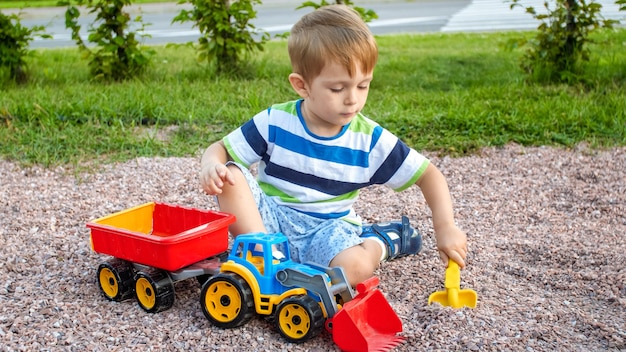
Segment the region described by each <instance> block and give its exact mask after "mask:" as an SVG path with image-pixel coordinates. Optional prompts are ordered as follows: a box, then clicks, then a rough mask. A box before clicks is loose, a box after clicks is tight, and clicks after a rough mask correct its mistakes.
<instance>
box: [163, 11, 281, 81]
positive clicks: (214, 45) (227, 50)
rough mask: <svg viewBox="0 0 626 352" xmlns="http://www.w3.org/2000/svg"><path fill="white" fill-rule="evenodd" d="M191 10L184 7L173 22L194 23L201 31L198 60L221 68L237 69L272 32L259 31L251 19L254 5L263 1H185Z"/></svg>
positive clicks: (218, 68)
mask: <svg viewBox="0 0 626 352" xmlns="http://www.w3.org/2000/svg"><path fill="white" fill-rule="evenodd" d="M184 3H190V4H191V5H193V8H192V9H191V10H181V12H180V13H179V14H178V16H176V17H175V18H174V20H173V21H172V22H181V23H182V22H187V21H191V22H193V23H194V27H197V28H198V29H199V30H200V38H199V39H198V45H197V47H196V50H197V53H198V61H200V62H203V61H205V62H208V63H214V64H215V65H216V68H217V70H218V71H223V70H226V71H233V70H234V71H236V70H238V69H239V68H240V66H241V63H242V61H243V59H244V58H247V57H249V56H250V54H252V53H253V52H255V51H261V50H263V45H264V44H265V42H267V40H269V34H268V33H260V37H259V38H258V39H257V38H255V35H256V34H258V33H257V31H256V27H255V26H254V25H253V24H252V23H251V20H253V19H254V18H256V14H257V12H256V11H255V10H254V8H253V5H254V4H260V3H261V1H260V0H236V1H235V0H181V1H180V2H179V4H184Z"/></svg>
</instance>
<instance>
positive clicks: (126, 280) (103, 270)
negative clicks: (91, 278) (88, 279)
mask: <svg viewBox="0 0 626 352" xmlns="http://www.w3.org/2000/svg"><path fill="white" fill-rule="evenodd" d="M134 276H135V272H134V269H133V265H132V264H131V263H129V262H127V261H125V260H122V259H119V258H113V259H110V260H108V261H106V262H104V263H101V264H100V265H99V266H98V276H97V280H98V286H99V287H100V291H102V294H103V295H104V297H106V299H108V300H109V301H115V302H119V301H123V300H125V299H128V298H131V297H132V296H133V293H134V279H133V278H134Z"/></svg>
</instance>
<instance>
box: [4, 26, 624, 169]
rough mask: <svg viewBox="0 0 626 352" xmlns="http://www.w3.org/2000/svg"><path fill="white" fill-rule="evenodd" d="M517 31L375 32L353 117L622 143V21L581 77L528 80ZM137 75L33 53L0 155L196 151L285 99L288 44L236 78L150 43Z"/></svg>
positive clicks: (483, 134)
mask: <svg viewBox="0 0 626 352" xmlns="http://www.w3.org/2000/svg"><path fill="white" fill-rule="evenodd" d="M520 35H526V34H521V33H490V34H439V33H438V34H413V35H408V34H407V35H389V36H380V37H378V42H379V46H380V61H379V65H378V66H377V69H376V72H375V79H374V81H373V83H372V87H371V91H370V96H369V99H368V104H367V106H366V108H365V110H364V113H365V114H366V115H368V116H370V117H372V118H374V119H375V120H376V121H378V122H379V123H381V124H382V125H383V126H385V127H386V128H388V129H389V130H391V131H392V132H394V133H396V134H397V135H399V136H400V137H401V138H402V139H403V140H404V141H406V142H407V143H408V144H410V145H411V146H413V147H415V148H416V149H418V150H431V151H441V152H443V153H447V154H451V155H463V154H465V153H472V152H474V151H476V150H477V149H478V148H481V147H484V146H501V145H504V144H507V143H511V142H516V143H520V144H524V145H561V146H565V147H571V146H574V145H576V144H577V143H579V142H583V141H584V142H587V143H589V144H590V145H592V146H596V147H601V146H616V145H624V144H626V134H625V129H626V95H625V93H624V91H625V90H624V83H625V82H626V50H624V49H625V48H624V43H626V30H623V29H622V30H619V31H614V32H608V31H606V32H602V33H598V34H596V35H595V37H596V40H597V44H595V45H594V46H593V47H592V48H591V49H592V56H591V60H590V62H589V64H588V66H587V68H586V71H585V80H584V81H585V83H581V84H579V85H575V86H567V85H540V84H535V83H530V82H527V81H526V76H525V74H524V73H523V72H522V71H521V69H520V68H519V58H520V56H521V55H522V51H521V50H513V51H509V50H506V49H504V44H505V43H506V42H507V40H509V39H510V38H513V37H516V36H520ZM154 49H156V54H155V56H154V57H153V61H152V62H153V65H152V66H151V67H150V68H149V69H148V71H147V72H146V73H145V74H144V75H143V76H142V77H140V78H137V79H135V80H130V81H125V82H119V83H109V84H106V83H101V82H96V81H93V80H92V79H91V78H90V76H89V74H88V68H87V63H86V62H85V61H84V60H81V58H80V56H79V53H78V51H77V50H76V49H54V50H43V49H42V50H36V51H34V52H33V55H32V57H31V58H30V60H29V67H30V73H31V79H30V82H29V83H28V84H26V85H19V86H18V85H15V84H13V83H12V82H8V81H7V80H6V72H5V73H4V77H2V72H1V71H0V79H3V78H4V80H3V86H2V89H1V90H0V155H1V156H2V157H4V158H8V159H12V160H17V161H19V162H22V163H26V164H29V163H38V164H42V165H46V166H49V165H58V164H67V163H69V164H75V165H77V164H81V163H83V162H85V161H88V160H94V159H95V160H99V161H111V160H126V159H128V158H133V157H136V156H186V155H195V154H196V153H197V152H198V151H199V150H201V149H202V148H204V147H206V146H207V145H208V144H209V143H210V142H212V141H215V140H217V139H219V138H221V137H222V136H223V135H224V134H225V133H227V132H228V131H230V130H231V129H233V128H235V127H236V126H238V125H239V124H241V123H242V122H244V121H246V120H247V119H249V118H250V117H252V116H253V115H254V114H255V113H257V112H258V111H260V110H263V109H266V108H267V107H268V106H270V105H271V104H273V103H278V102H283V101H286V100H290V99H295V98H296V97H297V96H296V95H295V93H294V92H293V91H292V90H291V87H290V86H289V83H288V81H287V75H288V74H289V73H290V72H291V71H290V65H289V61H288V57H287V51H286V42H285V41H272V42H270V43H268V45H267V46H266V49H265V50H264V51H263V52H261V53H259V54H255V56H254V57H253V58H252V60H251V62H250V65H251V66H250V71H249V72H248V73H247V74H245V75H243V76H242V77H232V76H224V75H219V74H218V75H216V74H213V73H212V71H211V70H210V69H209V68H207V67H206V66H204V65H201V64H199V63H197V62H196V61H195V52H194V51H193V49H191V48H188V47H169V48H168V47H155V48H154Z"/></svg>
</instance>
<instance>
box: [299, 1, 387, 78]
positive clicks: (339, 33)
mask: <svg viewBox="0 0 626 352" xmlns="http://www.w3.org/2000/svg"><path fill="white" fill-rule="evenodd" d="M287 47H288V51H289V58H290V59H291V67H292V70H293V72H294V73H297V74H300V75H301V76H302V77H303V79H304V80H305V81H308V82H310V80H311V79H313V78H315V77H316V76H317V75H319V74H320V72H322V69H323V68H324V65H325V64H326V63H327V62H336V63H338V64H340V65H342V66H343V67H345V68H346V70H347V71H348V73H349V74H350V76H351V77H352V76H353V75H354V74H355V71H356V67H357V64H360V65H361V70H362V71H363V72H366V73H367V72H372V71H373V70H374V66H376V61H377V60H378V47H377V45H376V40H375V39H374V36H373V35H372V32H371V31H370V30H369V28H368V27H367V25H366V24H365V22H364V21H363V20H362V19H361V16H360V15H359V14H358V13H357V12H356V11H355V10H353V9H352V8H350V7H348V6H346V5H327V6H322V7H320V8H319V9H317V10H315V11H313V12H311V13H308V14H306V15H304V16H303V17H302V18H301V19H300V20H299V21H298V22H297V23H296V24H295V25H294V26H293V28H292V29H291V34H290V35H289V41H288V45H287Z"/></svg>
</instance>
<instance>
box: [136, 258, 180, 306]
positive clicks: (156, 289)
mask: <svg viewBox="0 0 626 352" xmlns="http://www.w3.org/2000/svg"><path fill="white" fill-rule="evenodd" d="M135 294H136V297H137V303H139V306H140V307H141V308H142V309H143V310H145V311H146V312H148V313H158V312H162V311H164V310H168V309H170V308H172V306H173V305H174V297H175V292H174V283H173V282H172V279H171V278H170V276H169V275H168V274H167V273H166V272H165V271H163V270H159V269H156V268H148V269H145V270H142V271H140V272H138V273H137V275H136V279H135Z"/></svg>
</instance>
